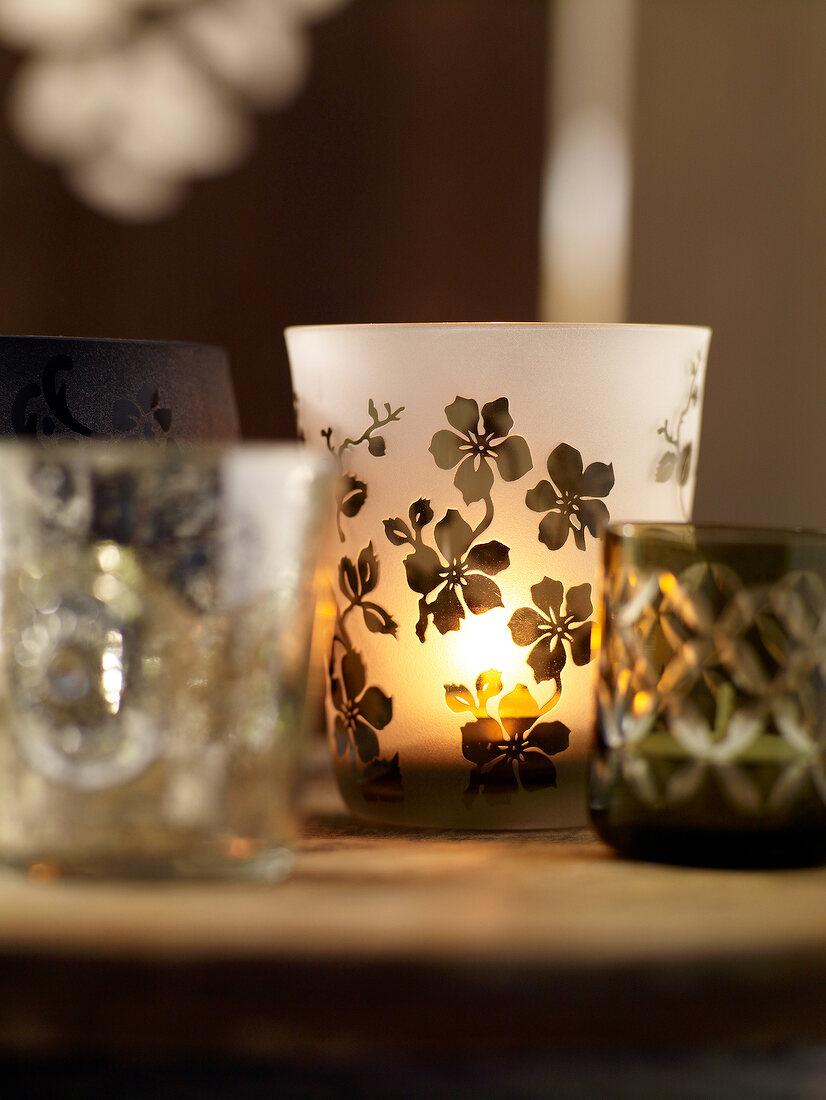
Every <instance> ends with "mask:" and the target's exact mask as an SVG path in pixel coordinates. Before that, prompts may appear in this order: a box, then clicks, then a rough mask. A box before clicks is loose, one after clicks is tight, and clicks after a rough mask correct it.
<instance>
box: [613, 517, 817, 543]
mask: <svg viewBox="0 0 826 1100" xmlns="http://www.w3.org/2000/svg"><path fill="white" fill-rule="evenodd" d="M692 535H697V536H699V537H700V538H702V540H703V541H704V542H719V543H747V542H752V543H759V542H776V543H784V542H792V541H795V540H800V541H805V542H815V541H818V540H826V527H804V526H789V527H779V526H760V525H757V524H737V523H733V524H727V523H720V522H706V521H700V522H696V523H695V522H694V521H692V520H663V521H662V522H660V521H657V520H612V521H611V522H610V523H609V524H607V525H606V527H605V528H604V529H603V536H604V537H605V538H610V539H612V540H614V541H616V542H622V541H628V542H644V541H647V540H648V539H653V538H657V537H658V536H660V537H665V536H671V537H672V538H673V539H674V541H675V543H676V542H677V540H678V539H679V537H680V536H683V537H684V539H687V538H690V537H691V536H692Z"/></svg>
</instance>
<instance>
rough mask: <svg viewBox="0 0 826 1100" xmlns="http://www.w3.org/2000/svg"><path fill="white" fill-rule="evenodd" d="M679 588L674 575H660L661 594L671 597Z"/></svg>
mask: <svg viewBox="0 0 826 1100" xmlns="http://www.w3.org/2000/svg"><path fill="white" fill-rule="evenodd" d="M676 588H677V578H676V577H675V576H674V574H673V573H662V574H661V575H660V592H662V594H663V595H664V596H670V595H671V594H672V592H674V591H675V590H676Z"/></svg>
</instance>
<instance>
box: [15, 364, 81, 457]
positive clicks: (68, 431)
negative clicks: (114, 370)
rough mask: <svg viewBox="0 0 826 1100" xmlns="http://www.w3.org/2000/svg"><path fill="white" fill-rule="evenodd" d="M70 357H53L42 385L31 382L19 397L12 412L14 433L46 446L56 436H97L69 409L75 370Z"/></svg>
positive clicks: (16, 396) (16, 398) (22, 389)
mask: <svg viewBox="0 0 826 1100" xmlns="http://www.w3.org/2000/svg"><path fill="white" fill-rule="evenodd" d="M74 366H75V365H74V362H73V361H72V358H71V356H69V355H53V356H52V357H51V359H49V361H48V362H47V363H46V365H45V366H44V368H43V372H42V374H41V376H40V382H39V383H38V382H28V383H26V385H24V386H21V388H20V389H19V390H18V392H17V393H16V394H15V397H14V401H13V402H12V409H11V425H12V431H13V432H14V434H15V435H17V436H33V437H34V438H36V439H38V440H40V441H41V442H45V441H46V440H48V439H50V438H51V437H52V436H56V435H58V434H59V435H62V436H65V435H69V436H83V437H88V436H91V435H94V432H93V431H92V429H91V428H89V427H87V426H86V425H85V424H83V423H82V422H81V421H80V420H78V419H77V417H75V416H74V415H73V414H72V412H71V410H70V409H69V402H68V396H67V393H66V381H67V379H68V376H69V375H70V374H71V372H72V371H73V370H74Z"/></svg>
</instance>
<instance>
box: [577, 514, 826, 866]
mask: <svg viewBox="0 0 826 1100" xmlns="http://www.w3.org/2000/svg"><path fill="white" fill-rule="evenodd" d="M597 703H598V706H597V726H596V745H595V751H594V755H593V759H592V765H591V776H590V808H591V815H592V820H593V823H594V826H595V828H596V829H597V831H598V833H599V834H600V836H601V837H602V838H603V839H604V840H605V841H607V842H608V843H609V844H611V845H612V846H613V847H614V848H616V849H617V850H618V851H619V852H621V853H622V854H624V855H628V856H634V857H639V858H648V859H659V860H668V861H675V862H684V863H694V864H702V865H713V864H724V865H747V866H748V865H755V866H765V865H772V864H811V863H815V862H820V861H822V860H823V859H824V858H826V532H819V531H797V530H784V531H772V530H760V529H738V528H725V527H701V526H694V525H691V524H659V525H653V524H630V523H626V524H617V525H614V526H612V527H610V528H609V529H608V531H607V532H606V535H605V555H604V574H603V606H602V637H601V645H600V656H599V674H598V682H597Z"/></svg>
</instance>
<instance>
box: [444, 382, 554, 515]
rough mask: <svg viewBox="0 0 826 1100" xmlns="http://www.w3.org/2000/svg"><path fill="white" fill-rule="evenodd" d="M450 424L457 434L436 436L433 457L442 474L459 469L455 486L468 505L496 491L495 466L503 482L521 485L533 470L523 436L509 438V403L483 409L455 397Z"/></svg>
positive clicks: (447, 412)
mask: <svg viewBox="0 0 826 1100" xmlns="http://www.w3.org/2000/svg"><path fill="white" fill-rule="evenodd" d="M445 415H446V416H447V419H448V423H449V424H450V425H451V426H452V427H453V428H455V429H456V431H455V432H451V431H448V430H447V429H443V430H442V431H439V432H436V434H435V435H434V436H433V439H432V441H431V443H430V448H429V450H430V453H431V454H432V455H433V457H434V459H435V460H436V465H437V466H438V467H439V469H441V470H452V469H453V468H454V467H458V469H457V470H456V474H455V476H454V478H453V484H454V485H455V486H456V488H457V489H458V490H459V492H460V493H461V494H462V497H463V499H464V502H465V504H473V503H474V502H475V501H478V500H485V499H487V498H488V497H489V496H490V491H491V489H492V488H493V469H492V468H491V461H493V462H495V464H496V467H497V469H498V470H499V476H500V477H501V478H502V479H503V480H504V481H518V480H519V478H520V477H523V476H524V475H525V474H526V473H527V472H528V471H529V470H531V469H532V468H533V459H532V458H531V452H530V448H529V447H528V444H527V443H526V441H525V440H524V439H523V438H522V436H520V435H509V432H510V430H511V428H512V427H513V417H512V416H511V415H510V411H509V409H508V399H507V398H506V397H499V398H497V399H496V400H495V401H488V403H487V404H485V405H483V406H482V412H481V424H480V414H479V406H478V404H477V403H476V401H474V400H473V399H472V398H469V397H458V396H457V397H456V400H455V401H453V402H452V404H450V405H448V406H447V407H446V408H445Z"/></svg>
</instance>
